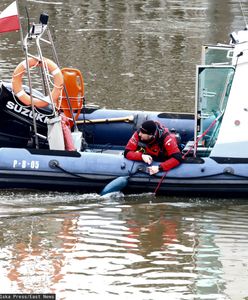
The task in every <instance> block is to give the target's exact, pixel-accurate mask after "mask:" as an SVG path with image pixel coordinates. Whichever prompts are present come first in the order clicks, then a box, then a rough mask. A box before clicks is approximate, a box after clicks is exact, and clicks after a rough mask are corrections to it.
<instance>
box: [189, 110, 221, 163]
mask: <svg viewBox="0 0 248 300" xmlns="http://www.w3.org/2000/svg"><path fill="white" fill-rule="evenodd" d="M222 115H223V113H221V114H219V115H218V117H217V118H216V119H214V120H213V122H212V123H211V124H210V125H209V126H208V128H207V129H206V130H205V131H204V132H203V133H202V134H201V135H200V136H199V137H198V138H197V139H196V141H195V143H194V144H193V145H192V146H190V147H189V150H188V151H187V152H186V153H185V154H184V155H183V158H185V157H186V156H187V155H188V154H189V152H190V151H191V150H192V149H193V148H194V147H195V146H196V145H197V144H198V142H199V141H200V140H201V139H202V138H203V137H204V136H205V135H206V134H207V133H208V132H209V130H210V129H211V128H212V127H213V126H214V125H215V124H216V123H217V121H218V120H219V118H220V117H221V116H222Z"/></svg>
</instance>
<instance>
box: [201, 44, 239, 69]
mask: <svg viewBox="0 0 248 300" xmlns="http://www.w3.org/2000/svg"><path fill="white" fill-rule="evenodd" d="M232 56H233V46H231V45H215V46H211V45H205V46H203V47H202V62H201V63H202V64H203V65H212V64H218V65H219V64H222V65H223V64H225V65H231V64H232Z"/></svg>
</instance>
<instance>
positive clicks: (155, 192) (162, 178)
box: [154, 172, 167, 196]
mask: <svg viewBox="0 0 248 300" xmlns="http://www.w3.org/2000/svg"><path fill="white" fill-rule="evenodd" d="M166 175H167V172H164V175H163V176H162V177H161V178H160V180H159V183H158V185H157V187H156V189H155V191H154V194H155V196H156V195H157V191H158V190H159V188H160V186H161V184H162V182H163V180H164V178H165V176H166Z"/></svg>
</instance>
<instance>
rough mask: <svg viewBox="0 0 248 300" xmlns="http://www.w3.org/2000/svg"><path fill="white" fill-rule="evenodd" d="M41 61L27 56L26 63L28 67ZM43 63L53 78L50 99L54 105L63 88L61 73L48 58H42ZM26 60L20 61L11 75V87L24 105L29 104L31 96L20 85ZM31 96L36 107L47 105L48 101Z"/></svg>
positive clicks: (37, 64)
mask: <svg viewBox="0 0 248 300" xmlns="http://www.w3.org/2000/svg"><path fill="white" fill-rule="evenodd" d="M41 64H42V62H41V61H40V60H38V59H36V58H33V57H31V58H30V57H29V58H28V65H29V68H32V67H37V66H40V65H41ZM44 64H45V66H47V69H48V71H49V73H50V74H51V75H52V76H53V79H54V87H53V90H52V92H51V96H52V100H53V102H54V103H55V105H57V104H58V100H59V98H60V96H61V90H62V88H63V83H64V80H63V75H62V73H61V71H60V69H59V67H58V66H57V65H56V64H55V63H54V62H53V61H51V60H50V59H48V58H44ZM26 69H27V66H26V60H24V61H22V62H21V63H20V64H19V65H18V66H17V67H16V68H15V70H14V73H13V76H12V89H13V92H14V93H15V95H16V96H17V97H18V99H19V100H20V101H21V102H22V103H24V104H25V105H31V98H30V96H29V95H28V94H27V93H26V92H25V91H24V89H23V87H22V77H23V75H24V73H25V72H26ZM32 98H33V103H34V105H35V106H36V107H45V106H47V105H48V102H46V101H43V100H41V99H37V98H34V97H32Z"/></svg>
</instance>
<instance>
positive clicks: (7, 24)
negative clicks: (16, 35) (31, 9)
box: [0, 1, 20, 33]
mask: <svg viewBox="0 0 248 300" xmlns="http://www.w3.org/2000/svg"><path fill="white" fill-rule="evenodd" d="M19 29H20V22H19V17H18V11H17V4H16V1H14V2H13V3H12V4H10V5H9V6H8V7H7V8H5V10H3V11H2V12H1V14H0V33H2V32H8V31H15V30H19Z"/></svg>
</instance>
